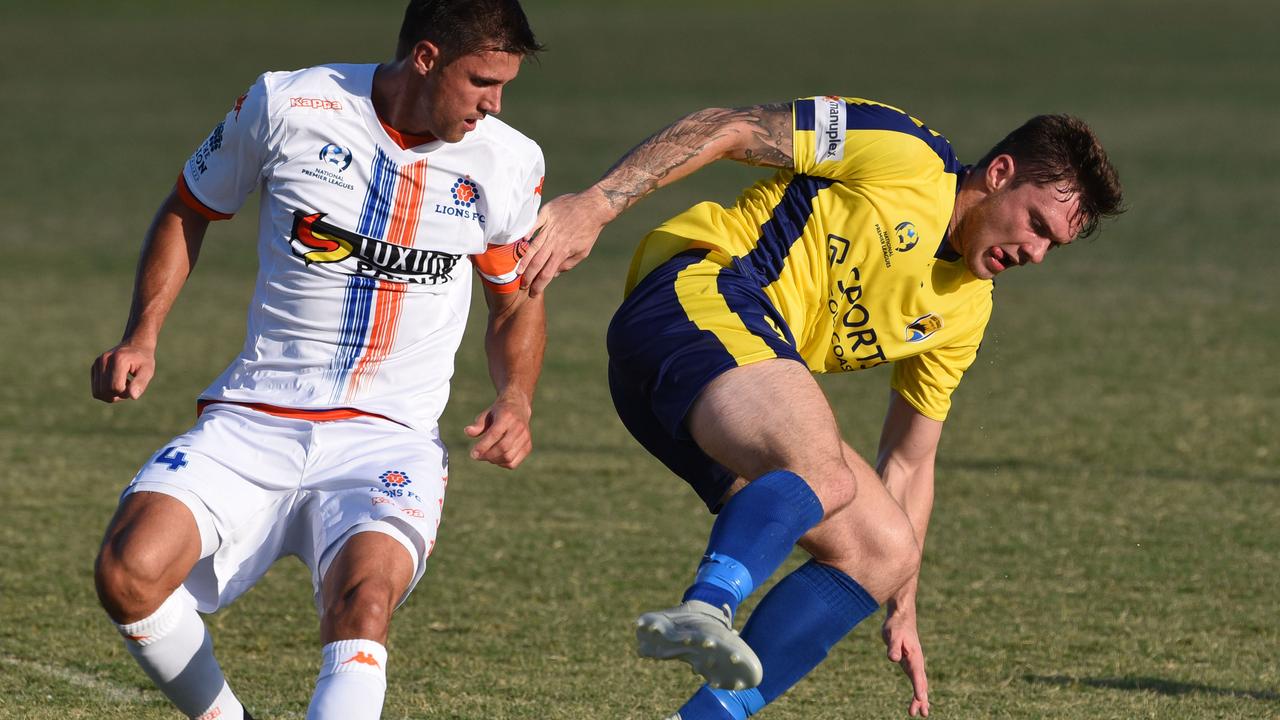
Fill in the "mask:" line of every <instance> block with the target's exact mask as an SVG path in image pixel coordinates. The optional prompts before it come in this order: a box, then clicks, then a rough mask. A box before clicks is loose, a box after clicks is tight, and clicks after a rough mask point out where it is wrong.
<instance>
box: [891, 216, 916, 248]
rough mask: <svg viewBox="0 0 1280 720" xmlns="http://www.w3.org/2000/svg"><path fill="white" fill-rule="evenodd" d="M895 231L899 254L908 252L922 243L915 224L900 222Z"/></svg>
mask: <svg viewBox="0 0 1280 720" xmlns="http://www.w3.org/2000/svg"><path fill="white" fill-rule="evenodd" d="M893 231H894V233H896V234H897V236H898V252H906V251H908V250H910V249H911V248H913V247H915V246H916V243H918V242H920V233H919V232H918V231H917V230H916V226H915V223H911V222H900V223H898V224H897V226H895V227H894V228H893Z"/></svg>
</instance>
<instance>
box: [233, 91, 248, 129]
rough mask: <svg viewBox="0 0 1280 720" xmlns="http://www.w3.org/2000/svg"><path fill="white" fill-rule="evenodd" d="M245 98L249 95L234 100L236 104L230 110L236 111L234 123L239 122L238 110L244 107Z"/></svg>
mask: <svg viewBox="0 0 1280 720" xmlns="http://www.w3.org/2000/svg"><path fill="white" fill-rule="evenodd" d="M247 97H249V93H245V94H243V95H241V96H240V97H238V98H236V104H235V106H234V107H232V108H231V109H232V110H235V111H236V122H240V110H241V108H243V107H244V100H245V98H247Z"/></svg>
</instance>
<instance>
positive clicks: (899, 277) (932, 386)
mask: <svg viewBox="0 0 1280 720" xmlns="http://www.w3.org/2000/svg"><path fill="white" fill-rule="evenodd" d="M792 115H793V135H792V139H793V153H792V155H793V157H794V167H793V168H791V169H786V170H780V171H778V172H777V173H776V174H775V175H773V176H772V177H770V178H768V179H766V180H762V181H760V182H758V183H756V184H755V185H753V186H751V187H750V188H748V189H747V190H745V191H744V192H743V193H742V194H741V195H740V196H739V197H738V199H737V201H736V202H735V203H734V204H733V205H732V206H730V207H724V206H721V205H719V204H717V203H714V202H704V203H700V204H698V205H695V206H694V207H692V208H690V209H689V210H687V211H685V212H683V213H681V214H680V215H677V216H676V217H674V218H672V219H671V220H668V221H667V222H666V223H664V224H663V225H661V226H660V227H658V228H657V229H656V230H654V231H653V232H652V233H650V234H649V235H648V236H646V238H645V239H644V240H643V241H642V242H641V244H640V247H639V248H638V249H637V251H636V254H635V257H634V258H633V260H632V263H631V269H630V272H629V273H628V277H627V286H626V290H627V293H630V292H631V289H632V288H634V287H635V285H636V284H637V283H638V282H639V281H640V280H641V279H642V278H643V277H644V276H645V275H647V274H648V273H649V272H650V271H652V270H653V269H654V268H655V267H657V266H658V265H661V264H662V263H664V262H666V261H667V260H669V259H670V258H672V257H674V256H675V255H677V254H678V253H681V252H684V251H687V250H693V249H705V250H707V251H708V253H707V256H706V258H707V260H710V261H713V262H716V263H719V264H721V265H724V266H726V267H729V266H733V267H736V268H738V269H739V270H745V271H747V272H749V273H751V274H753V275H754V277H755V278H757V279H758V280H759V283H760V287H761V289H762V291H763V292H764V293H765V295H766V296H767V297H768V299H769V301H770V302H771V303H772V304H773V305H774V307H775V308H776V309H777V310H778V312H779V314H780V315H781V316H782V317H783V318H784V319H785V321H786V323H787V325H788V327H789V329H790V331H791V334H792V335H793V336H794V338H795V343H796V349H797V350H798V351H799V354H800V355H801V357H803V359H804V361H805V363H806V364H807V365H808V367H809V369H810V370H812V371H813V372H815V373H823V372H841V371H850V370H861V369H864V368H869V367H874V366H876V365H881V364H883V363H893V365H894V371H893V378H892V381H891V384H892V387H893V388H894V389H895V390H896V391H897V392H898V393H899V394H901V395H902V397H903V398H904V399H905V400H906V401H907V402H908V403H910V404H911V405H912V406H913V407H915V408H916V409H917V410H919V411H920V412H921V413H922V414H924V415H925V416H927V417H930V418H933V419H935V420H944V419H946V416H947V412H948V410H949V409H950V407H951V394H952V392H953V391H954V390H955V388H956V387H957V386H958V385H959V383H960V378H961V376H962V375H963V374H964V371H965V370H966V369H967V368H968V367H969V366H970V365H971V364H972V363H973V360H974V357H975V356H976V354H977V351H978V345H979V344H980V343H981V341H982V334H983V331H984V329H985V328H986V325H987V321H988V320H989V319H990V316H991V306H992V298H991V292H992V283H991V281H990V280H982V279H979V278H977V277H975V276H974V275H973V274H972V273H970V272H969V270H968V269H967V268H966V267H965V265H964V263H963V262H961V261H960V257H959V256H958V255H957V254H956V253H955V252H954V250H952V248H951V246H950V244H949V243H948V242H947V241H946V233H947V228H948V226H949V224H950V222H951V213H952V209H953V207H954V205H955V197H956V190H957V187H958V186H959V182H960V179H961V178H962V177H963V175H964V173H965V172H966V168H965V167H964V166H962V165H961V164H960V163H959V161H958V160H957V159H956V156H955V153H954V152H953V151H952V149H951V145H950V143H948V142H947V140H946V138H944V137H942V136H941V135H939V134H938V133H936V132H934V131H932V130H930V129H929V128H928V127H926V126H925V125H924V124H923V123H921V122H920V121H919V120H916V119H915V118H913V117H911V116H910V115H907V114H906V113H904V112H903V111H901V110H899V109H897V108H894V107H890V106H888V105H883V104H880V103H876V102H872V101H870V100H862V99H858V98H844V97H833V96H825V97H813V98H805V99H801V100H797V101H795V102H794V103H792Z"/></svg>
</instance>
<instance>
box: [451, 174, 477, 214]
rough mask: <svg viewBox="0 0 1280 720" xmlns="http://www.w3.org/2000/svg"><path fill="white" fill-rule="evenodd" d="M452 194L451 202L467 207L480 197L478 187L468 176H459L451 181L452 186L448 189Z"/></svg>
mask: <svg viewBox="0 0 1280 720" xmlns="http://www.w3.org/2000/svg"><path fill="white" fill-rule="evenodd" d="M449 192H451V193H452V194H453V204H454V205H461V206H462V207H465V208H469V207H471V206H472V205H475V204H476V201H477V200H479V199H480V187H479V186H478V185H476V183H475V181H474V180H472V179H471V177H470V176H467V177H460V178H458V179H457V180H454V181H453V188H451V189H450V191H449Z"/></svg>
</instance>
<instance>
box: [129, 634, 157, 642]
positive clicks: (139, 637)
mask: <svg viewBox="0 0 1280 720" xmlns="http://www.w3.org/2000/svg"><path fill="white" fill-rule="evenodd" d="M125 637H127V638H129V639H130V640H132V641H134V642H142V641H143V640H147V639H150V637H151V636H150V635H125Z"/></svg>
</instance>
